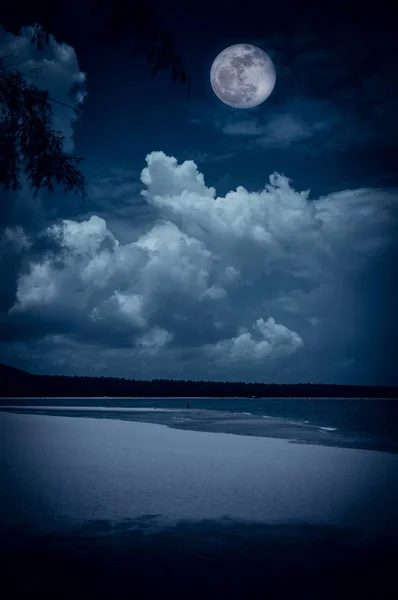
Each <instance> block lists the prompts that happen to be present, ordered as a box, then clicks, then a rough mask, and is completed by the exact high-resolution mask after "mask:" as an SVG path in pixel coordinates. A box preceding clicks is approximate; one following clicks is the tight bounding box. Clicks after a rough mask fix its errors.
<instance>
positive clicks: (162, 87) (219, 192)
mask: <svg viewBox="0 0 398 600" xmlns="http://www.w3.org/2000/svg"><path fill="white" fill-rule="evenodd" d="M86 4H87V6H86ZM82 5H83V6H82ZM160 6H161V8H160V9H159V10H158V12H157V19H158V20H159V22H161V23H162V25H163V26H164V28H165V29H167V30H169V31H170V32H171V33H172V34H173V36H174V40H175V44H176V46H177V48H178V50H179V53H180V55H181V57H182V59H183V61H184V64H185V66H186V68H187V71H188V72H189V74H190V76H191V79H192V88H191V94H190V96H188V94H187V92H186V88H185V87H184V85H182V84H179V83H172V82H171V77H170V73H169V72H162V73H160V74H158V75H157V76H156V77H155V78H152V77H151V74H150V67H149V65H148V62H147V60H146V58H145V57H143V56H142V57H138V58H136V59H132V57H131V47H132V45H133V40H131V39H130V40H126V41H125V42H123V43H121V44H119V45H114V44H111V43H110V42H103V43H97V42H95V40H94V36H95V32H96V21H95V19H93V17H92V14H91V12H90V5H89V3H82V2H76V1H75V0H73V1H72V2H69V3H68V5H67V6H65V7H63V10H62V11H59V12H58V16H57V13H56V12H55V11H54V14H53V15H52V28H53V34H54V38H52V39H51V40H50V44H49V46H48V47H47V48H46V49H45V50H44V51H39V50H38V49H37V48H36V47H35V46H34V45H32V44H31V43H30V42H29V40H30V37H31V32H30V30H29V29H22V30H21V34H20V36H15V35H14V34H11V33H8V32H6V31H4V29H0V55H1V56H4V55H7V54H9V53H10V51H11V52H12V51H13V50H14V49H15V47H17V48H18V50H17V52H16V56H17V57H18V60H19V59H20V60H21V61H26V62H24V66H23V67H21V70H23V69H26V70H28V69H33V68H36V67H42V68H41V70H40V71H34V72H32V73H31V74H30V75H29V76H27V78H29V81H31V82H32V83H35V85H37V86H38V87H40V88H43V89H49V90H50V93H51V95H52V97H53V98H56V99H58V100H60V101H64V102H67V101H68V90H69V88H70V86H71V85H72V84H73V82H79V83H80V84H83V83H84V85H85V91H83V87H82V91H81V93H80V95H79V97H78V98H77V100H76V102H79V103H80V111H79V117H78V118H77V117H76V115H75V113H74V112H73V111H71V110H69V109H68V108H66V107H63V106H61V105H54V120H55V124H56V128H57V129H59V130H61V131H62V132H63V133H64V135H65V138H66V139H65V144H66V149H67V150H69V151H71V150H73V151H74V152H75V153H76V154H77V155H79V156H83V157H84V162H83V163H82V170H83V171H84V174H85V176H86V180H87V192H88V196H87V198H86V199H85V200H84V201H82V199H81V198H79V197H78V196H73V195H72V194H69V195H65V194H64V193H63V191H62V190H56V191H55V192H54V193H53V194H50V193H49V192H41V193H40V194H39V195H38V197H37V198H34V197H33V195H32V193H31V192H30V191H29V188H28V186H27V184H26V182H24V181H22V189H21V190H20V191H18V192H16V193H14V192H5V191H3V190H1V191H0V196H1V203H0V218H1V221H0V257H1V260H0V280H1V290H0V311H1V312H0V360H1V361H2V362H5V363H8V364H12V365H13V366H16V367H19V368H23V369H27V370H30V371H32V372H37V373H55V374H69V375H73V374H77V375H112V376H122V377H134V378H149V379H152V378H175V379H210V380H246V381H264V382H281V383H282V382H286V383H294V382H307V381H308V382H314V383H315V382H319V383H337V384H339V383H341V384H343V383H345V384H365V385H366V384H374V385H377V384H382V385H383V384H385V385H397V384H398V375H397V374H396V373H397V371H396V364H398V350H397V348H398V323H397V307H396V304H397V301H396V294H397V284H396V271H397V269H396V264H397V258H398V241H397V222H398V169H397V168H396V158H395V160H394V157H396V156H398V119H397V118H396V114H397V97H398V68H397V56H398V53H397V50H398V37H397V35H396V25H397V19H396V14H394V12H393V11H392V9H390V10H389V11H388V10H387V8H386V7H385V6H384V4H383V2H378V3H377V5H374V4H371V5H370V7H369V8H366V6H365V5H364V4H363V3H361V4H359V3H358V4H355V5H354V4H353V3H351V4H350V5H349V6H348V7H347V5H346V4H342V5H341V6H339V4H338V3H330V5H327V6H326V7H325V6H324V5H323V4H322V3H319V2H316V3H315V2H304V3H302V2H300V3H298V2H293V1H292V2H287V1H284V2H283V1H280V0H278V1H277V2H275V3H265V2H259V1H258V2H247V1H245V2H243V1H241V0H236V1H231V2H227V1H226V0H212V2H207V1H201V2H193V3H189V2H187V1H186V0H185V1H184V2H183V1H182V0H173V1H169V0H168V1H167V2H164V3H160ZM0 14H1V13H0ZM132 18H133V17H132ZM0 23H1V21H0ZM241 42H242V43H249V44H254V45H256V46H259V47H260V48H262V49H263V50H264V51H265V52H267V53H268V54H269V56H270V57H271V58H272V60H273V62H274V65H275V69H276V86H275V89H274V91H273V93H272V94H271V96H270V97H269V98H268V99H267V100H265V102H264V103H262V104H261V105H260V106H258V107H256V108H253V109H247V110H244V109H233V108H231V107H229V106H227V105H225V104H223V103H222V102H221V101H220V100H219V99H218V98H217V97H216V95H215V94H214V93H213V91H212V89H211V85H210V80H209V73H210V68H211V65H212V62H213V60H214V58H215V57H216V56H217V54H218V53H219V52H221V51H222V50H223V49H224V48H225V47H227V46H229V45H232V44H236V43H241ZM185 161H187V162H185ZM192 161H193V162H192Z"/></svg>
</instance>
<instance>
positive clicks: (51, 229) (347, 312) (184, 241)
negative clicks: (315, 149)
mask: <svg viewBox="0 0 398 600" xmlns="http://www.w3.org/2000/svg"><path fill="white" fill-rule="evenodd" d="M146 163H147V166H146V167H145V168H144V169H143V170H142V173H141V181H142V184H143V188H144V189H142V197H143V198H144V200H145V202H147V203H148V204H150V205H151V206H153V207H154V208H156V214H157V217H158V218H157V220H156V221H155V222H153V223H152V224H151V225H149V226H148V227H147V230H146V231H145V232H140V233H138V234H137V232H135V231H134V230H132V233H131V239H130V240H126V239H124V240H120V239H118V236H117V235H115V233H114V232H112V231H111V230H110V229H109V227H108V224H107V221H106V220H105V219H104V218H102V217H99V216H96V215H92V216H90V217H89V218H85V219H82V220H71V219H68V220H61V221H58V222H56V223H53V224H52V225H50V226H48V227H46V228H45V229H44V230H43V231H42V232H41V233H40V235H39V236H37V239H36V240H35V241H34V240H33V241H32V240H30V241H27V240H25V238H24V234H23V230H21V229H18V230H16V231H15V232H14V233H11V234H10V233H8V234H7V235H8V238H7V240H8V242H7V243H10V244H14V245H16V247H18V248H23V249H24V250H23V251H24V252H25V253H27V256H28V260H27V263H26V266H25V268H24V270H23V271H22V272H21V273H20V275H19V277H18V280H17V282H16V286H17V292H16V302H15V303H14V305H13V307H12V308H11V309H10V311H9V312H8V314H7V317H6V322H7V332H8V333H7V336H8V339H9V338H10V336H11V333H12V332H14V339H15V336H16V332H17V333H18V337H19V339H20V341H19V342H14V345H12V344H11V345H10V348H9V350H8V352H9V355H10V356H11V355H12V353H13V352H14V353H16V352H17V350H16V348H17V346H16V345H15V344H17V343H19V344H27V343H28V341H27V338H28V337H29V339H30V340H35V341H34V342H29V343H31V344H36V345H35V346H34V347H35V348H36V349H37V353H38V354H37V356H40V357H41V358H40V360H42V357H43V353H45V352H46V348H49V349H51V348H52V350H48V352H55V353H59V356H69V358H70V365H72V364H75V363H76V361H75V360H74V358H73V356H74V355H75V353H76V350H75V348H76V345H77V347H79V348H80V350H79V352H81V353H82V354H84V355H87V354H89V355H91V356H92V357H93V359H94V357H96V356H97V355H99V354H100V355H101V356H102V358H101V359H98V361H99V363H100V364H103V361H104V360H105V359H104V356H106V362H107V367H106V368H107V369H108V372H112V373H117V374H123V373H121V372H120V370H119V369H120V368H122V367H123V368H124V369H128V372H131V371H130V370H129V369H131V368H132V367H131V365H134V376H139V375H140V374H141V376H152V377H157V376H160V375H161V374H163V376H164V375H165V374H166V375H167V374H168V376H173V375H174V376H175V375H176V374H179V375H180V376H181V375H184V376H185V377H201V378H203V377H205V374H206V373H207V374H209V373H210V374H211V376H212V377H213V378H220V377H224V378H231V377H234V374H235V373H236V370H237V368H238V369H239V373H240V376H241V377H243V378H245V377H258V376H259V374H260V375H261V378H263V379H264V378H265V379H273V380H275V379H277V378H278V375H277V374H278V373H279V376H280V377H282V375H283V377H284V379H285V380H286V378H288V377H287V375H286V371H284V369H286V368H287V366H286V365H289V368H291V365H292V361H293V362H294V364H296V365H300V364H301V368H304V367H303V363H301V361H303V360H304V358H303V357H305V356H306V357H307V358H306V361H307V363H306V365H307V368H308V364H309V363H308V361H310V362H311V360H314V356H317V352H318V353H321V352H322V348H323V347H324V346H325V344H324V340H323V338H322V336H324V335H326V334H327V335H328V344H329V345H331V347H332V348H333V349H334V350H336V349H337V348H338V347H339V343H340V344H344V343H345V342H347V341H348V342H350V340H351V339H352V337H351V336H354V334H356V331H357V327H358V322H356V321H355V295H354V290H353V288H352V286H351V287H350V281H351V280H350V277H351V273H352V270H353V269H356V272H357V273H358V272H360V270H361V269H363V267H364V265H365V264H366V261H367V260H368V259H369V257H372V256H373V253H374V248H375V246H377V247H379V248H384V247H387V245H388V243H389V235H388V228H386V224H387V222H388V220H389V222H390V223H391V222H392V218H393V215H394V214H395V213H394V210H395V206H396V195H395V194H394V193H393V192H392V191H390V192H388V191H385V190H384V191H380V190H359V191H357V192H354V191H350V190H348V191H345V192H341V193H339V194H334V195H332V196H327V197H323V198H319V199H315V200H312V199H311V198H310V196H309V192H308V191H304V192H301V191H296V190H295V189H294V188H293V187H292V185H291V182H290V181H289V180H288V178H286V177H285V176H283V175H280V174H277V173H274V174H273V175H271V176H270V178H269V183H267V184H266V185H265V186H264V188H263V189H261V190H258V191H248V190H247V189H245V188H243V187H242V186H240V187H238V188H237V189H236V190H234V191H230V192H229V193H227V194H226V195H225V196H223V197H221V196H218V195H217V193H216V190H215V189H214V188H212V187H208V186H207V185H206V182H205V179H204V176H203V174H202V173H200V172H199V171H198V168H197V166H196V164H195V163H194V162H193V161H185V162H183V163H182V164H179V163H178V161H177V159H176V158H174V157H170V156H167V155H165V154H164V153H163V152H152V153H151V154H149V155H148V156H147V158H146ZM39 240H41V243H42V246H41V247H40V248H41V250H40V251H39V250H37V251H36V252H35V253H32V251H31V250H30V248H31V247H32V248H35V247H37V244H38V241H39ZM44 242H45V243H44ZM347 281H348V282H349V283H348V284H347ZM331 297H333V303H332V304H331V303H330V298H331ZM28 321H29V323H30V327H29V328H26V326H25V325H26V323H27V322H28ZM3 322H4V321H3ZM21 324H24V326H22V325H21ZM315 325H316V327H315ZM328 328H330V329H328ZM10 332H11V333H10ZM333 335H334V336H335V338H334V339H335V342H334V343H331V342H330V340H333ZM54 336H56V337H54ZM339 336H340V338H339ZM66 340H67V341H66ZM72 347H73V348H74V350H72ZM334 350H333V351H334ZM336 351H337V350H336ZM19 352H21V346H19ZM308 352H309V353H310V354H308ZM311 353H312V354H311ZM32 356H34V352H32V353H31V357H32ZM148 357H151V361H150V362H148ZM300 357H301V358H300ZM349 359H350V360H351V357H349ZM95 360H96V358H95ZM347 360H348V359H347ZM88 362H89V361H87V363H88ZM335 362H336V361H335ZM84 364H86V363H85V362H84V361H83V360H82V362H81V365H84ZM129 365H130V367H129ZM75 368H77V369H79V368H83V367H82V366H80V367H79V365H78V364H76V367H75ZM166 369H167V370H166ZM229 369H230V370H229ZM297 369H298V371H296V372H300V371H299V367H298V366H297ZM165 370H166V373H165ZM203 371H205V373H204V372H203ZM293 373H294V369H293Z"/></svg>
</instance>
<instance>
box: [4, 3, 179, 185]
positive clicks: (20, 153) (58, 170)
mask: <svg viewBox="0 0 398 600" xmlns="http://www.w3.org/2000/svg"><path fill="white" fill-rule="evenodd" d="M12 8H13V11H12V16H11V17H9V19H8V20H7V19H5V20H2V19H1V10H0V23H2V24H3V26H4V27H5V29H6V30H7V31H10V32H11V33H14V34H18V33H19V31H20V28H21V27H22V26H24V25H30V26H32V40H31V41H32V43H33V44H36V45H37V47H38V48H39V49H42V48H44V47H45V45H46V44H47V43H48V41H49V36H50V34H51V33H52V31H51V10H52V8H53V7H51V5H50V3H49V0H36V2H28V3H25V2H21V0H16V1H15V2H14V3H13V7H12ZM154 9H155V5H154V1H153V0H135V1H133V2H131V1H130V0H129V1H127V0H93V10H94V12H95V13H96V15H97V16H98V18H99V20H100V22H102V25H100V27H99V31H98V32H97V35H96V39H97V40H98V41H105V40H110V41H113V42H121V41H125V40H126V39H130V38H131V41H132V54H133V55H135V54H137V53H141V54H144V55H145V56H146V57H147V59H148V62H149V64H150V66H151V73H152V75H153V76H155V75H156V74H157V73H158V72H159V71H161V70H170V73H171V77H172V81H173V82H180V83H183V84H185V85H186V87H187V92H188V93H189V92H190V80H189V77H188V75H187V73H186V70H185V67H184V65H183V62H182V60H181V58H180V56H179V54H178V52H177V51H176V49H175V46H174V43H173V39H172V37H171V36H170V35H169V34H168V32H166V31H165V30H164V29H163V28H162V27H160V26H159V25H158V24H157V23H156V19H155V16H154ZM7 58H8V57H0V185H3V187H4V188H5V189H6V190H9V189H12V190H17V189H18V188H19V187H20V175H21V170H22V169H23V172H24V174H25V175H26V177H27V180H28V183H29V185H30V187H31V188H32V190H33V191H34V193H35V195H36V194H37V193H38V191H39V190H40V189H41V188H47V189H49V190H50V191H52V190H53V189H54V183H57V184H62V185H63V186H64V191H65V192H69V191H74V192H75V193H78V192H80V193H81V194H82V196H85V183H84V176H83V174H82V173H81V171H80V170H79V169H78V166H77V165H78V164H79V163H80V162H81V160H82V157H78V156H75V155H74V154H70V153H67V152H65V151H64V149H63V140H64V138H63V136H62V135H61V133H60V132H59V131H55V130H54V128H53V122H52V116H53V113H52V109H51V102H58V101H57V100H56V99H52V98H50V96H49V92H48V91H46V90H44V91H42V90H39V89H38V88H37V87H36V86H34V85H32V84H28V83H27V82H26V80H25V79H24V73H23V72H21V71H19V70H18V69H16V67H15V66H14V67H13V66H11V65H7V63H6V59H7ZM75 91H76V90H73V89H72V90H71V94H72V95H73V93H74V92H75ZM59 103H60V104H63V103H62V102H59ZM69 108H71V109H72V110H73V108H72V107H69Z"/></svg>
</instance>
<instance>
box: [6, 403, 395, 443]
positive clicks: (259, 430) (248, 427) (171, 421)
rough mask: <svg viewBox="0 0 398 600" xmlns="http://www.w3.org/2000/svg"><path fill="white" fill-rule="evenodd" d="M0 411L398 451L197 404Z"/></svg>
mask: <svg viewBox="0 0 398 600" xmlns="http://www.w3.org/2000/svg"><path fill="white" fill-rule="evenodd" d="M0 412H11V413H16V414H18V413H19V414H36V415H47V416H57V417H62V418H64V417H67V418H94V419H108V420H111V421H112V420H119V421H130V422H139V423H154V424H158V425H165V426H166V427H169V428H171V429H180V430H181V429H182V430H185V431H202V432H208V433H228V434H232V435H238V436H252V437H258V438H262V437H265V438H273V439H284V440H287V441H289V442H291V443H294V444H312V445H317V446H329V447H338V448H355V449H361V450H372V451H378V452H383V453H390V454H398V444H396V443H392V442H391V443H389V442H388V441H383V440H381V441H378V440H377V439H373V440H372V439H369V438H365V437H358V436H356V435H354V434H353V433H346V432H343V431H342V430H338V429H336V428H334V427H327V426H320V425H315V424H311V423H308V422H302V421H301V422H300V421H292V420H289V419H288V418H281V417H271V416H268V415H267V416H265V415H262V416H261V417H258V416H255V415H250V414H245V413H234V412H230V411H220V410H218V411H217V410H210V409H199V408H189V409H186V408H174V409H172V408H170V409H169V408H154V407H149V408H148V407H137V408H123V407H84V406H67V407H66V406H58V407H57V406H55V407H51V406H36V407H35V406H1V405H0Z"/></svg>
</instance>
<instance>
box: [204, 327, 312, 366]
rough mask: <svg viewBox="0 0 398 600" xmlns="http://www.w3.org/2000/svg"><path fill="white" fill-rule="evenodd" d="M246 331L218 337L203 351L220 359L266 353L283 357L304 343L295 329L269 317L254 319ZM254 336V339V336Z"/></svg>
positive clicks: (251, 358) (252, 358) (259, 357)
mask: <svg viewBox="0 0 398 600" xmlns="http://www.w3.org/2000/svg"><path fill="white" fill-rule="evenodd" d="M252 329H253V332H254V335H255V337H253V334H252V333H251V332H249V331H241V332H240V333H239V334H238V335H237V336H236V337H233V338H230V339H227V340H221V341H220V342H217V343H216V344H215V345H214V346H209V347H207V348H206V351H207V353H208V355H209V356H211V357H214V358H215V359H216V360H218V361H220V362H221V363H225V362H227V363H228V362H229V361H233V362H235V361H250V362H252V361H255V362H258V361H262V360H264V359H266V358H268V357H270V356H271V357H273V358H276V357H277V358H283V357H287V356H289V355H290V354H293V353H294V352H296V350H298V349H299V348H301V347H302V346H303V345H304V342H303V340H302V339H301V337H300V336H299V335H298V333H296V332H295V331H291V330H290V329H288V328H287V327H285V326H284V325H280V324H278V323H276V322H275V320H274V319H273V318H272V317H270V318H268V320H267V321H264V319H263V318H261V319H257V321H256V323H255V324H254V325H253V327H252ZM256 338H257V339H256Z"/></svg>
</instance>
